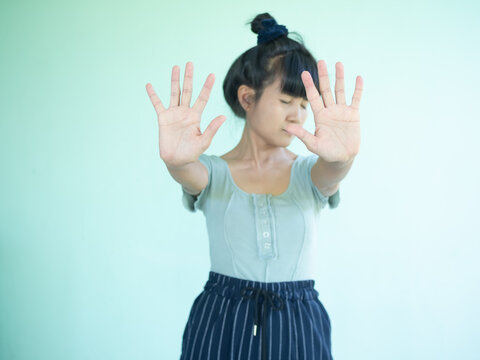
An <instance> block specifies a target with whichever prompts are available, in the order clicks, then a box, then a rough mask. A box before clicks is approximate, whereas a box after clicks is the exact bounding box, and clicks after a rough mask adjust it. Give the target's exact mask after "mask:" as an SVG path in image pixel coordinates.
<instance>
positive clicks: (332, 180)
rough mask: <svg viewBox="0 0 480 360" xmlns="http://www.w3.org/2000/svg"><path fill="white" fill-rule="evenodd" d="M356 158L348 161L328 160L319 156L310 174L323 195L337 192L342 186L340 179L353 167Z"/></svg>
mask: <svg viewBox="0 0 480 360" xmlns="http://www.w3.org/2000/svg"><path fill="white" fill-rule="evenodd" d="M354 159H355V157H352V158H351V159H350V160H348V161H346V162H340V161H336V162H327V161H325V160H323V159H322V158H321V157H320V156H319V157H318V160H317V162H316V163H315V164H314V165H313V166H312V172H311V174H310V176H311V177H312V181H313V183H314V184H315V186H316V187H317V188H318V190H320V192H321V193H322V194H323V195H325V196H331V195H333V194H335V193H336V192H337V190H338V188H339V186H340V181H341V180H343V179H344V178H345V176H346V175H347V173H348V171H349V170H350V168H351V167H352V164H353V160H354Z"/></svg>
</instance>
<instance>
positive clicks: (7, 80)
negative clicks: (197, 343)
mask: <svg viewBox="0 0 480 360" xmlns="http://www.w3.org/2000/svg"><path fill="white" fill-rule="evenodd" d="M259 4H261V5H259ZM479 10H480V6H479V5H478V2H474V1H455V2H453V1H450V2H438V1H437V2H434V1H423V2H420V1H402V2H397V1H395V2H393V1H392V2H390V3H388V2H384V1H363V2H361V1H328V2H327V1H318V0H314V1H303V2H294V1H289V2H282V1H263V2H258V1H250V0H243V1H237V2H231V3H229V2H226V1H219V0H218V1H203V2H193V1H191V2H186V1H172V2H169V3H167V2H159V1H143V0H140V1H134V2H132V1H108V2H107V1H104V2H98V1H92V0H90V1H81V2H78V3H77V2H66V1H49V2H47V1H44V2H38V1H37V2H32V1H30V2H9V3H6V2H2V3H1V5H0V62H1V64H0V65H1V66H0V74H1V76H0V79H1V80H0V90H1V97H0V169H1V170H0V171H1V174H0V185H1V186H0V238H1V241H0V358H1V359H2V360H37V359H41V360H43V359H45V360H94V359H95V360H96V359H102V360H107V359H112V360H127V359H128V360H131V359H142V360H147V359H176V358H178V357H179V354H180V347H181V336H182V333H183V329H184V326H185V323H186V320H187V316H188V312H189V311H190V306H191V305H192V302H193V300H194V298H195V297H196V296H197V294H198V293H199V292H200V291H201V290H202V288H203V284H204V282H205V281H206V279H207V275H208V271H209V265H210V264H209V254H208V239H207V233H206V228H205V224H204V218H203V215H202V214H201V213H196V214H192V213H189V212H187V210H186V209H185V208H183V205H182V202H181V191H180V186H179V184H177V183H176V182H175V181H174V180H173V179H172V178H171V177H170V176H169V174H168V172H167V170H166V168H165V166H164V164H163V163H162V162H161V160H160V158H159V153H158V128H157V123H156V115H155V112H154V110H153V107H152V105H151V104H150V102H149V99H148V97H147V94H146V91H145V84H146V83H147V82H151V83H152V84H153V85H154V87H155V89H156V90H157V92H158V95H159V96H160V97H161V99H162V100H163V101H164V103H167V104H168V102H169V91H170V88H169V86H170V84H169V81H170V71H171V68H172V66H173V65H175V64H177V65H180V67H181V69H182V79H183V71H184V66H185V63H186V62H187V61H193V62H194V64H195V78H194V99H196V97H197V96H198V92H199V90H200V88H201V86H202V85H203V82H204V80H205V78H206V77H207V75H208V74H209V73H210V72H213V73H214V74H215V75H216V77H217V81H216V82H215V85H214V88H213V91H212V94H211V100H210V102H209V103H208V105H207V107H206V110H205V112H204V117H203V120H202V129H204V128H205V127H206V126H207V124H208V122H209V121H210V120H211V119H213V118H214V117H215V116H217V115H219V114H225V115H226V116H227V122H226V123H225V124H224V125H223V127H222V128H221V129H220V130H219V132H218V134H217V136H216V137H215V139H214V141H213V143H212V145H211V147H210V148H209V149H208V151H207V153H209V154H217V155H220V154H223V153H225V152H227V151H228V150H230V149H231V148H232V147H233V146H234V145H235V144H236V142H237V140H238V136H239V135H240V132H241V127H240V126H239V124H241V123H239V122H238V121H236V120H235V119H234V118H233V116H232V114H231V112H230V111H229V109H228V108H227V106H226V103H225V101H224V99H223V94H222V91H221V90H222V86H221V84H222V82H223V78H224V75H225V73H226V71H227V70H228V68H229V66H230V65H231V63H232V62H233V60H234V59H235V58H236V57H237V56H238V55H240V54H241V53H242V52H243V51H245V50H246V49H248V48H249V47H251V46H254V45H255V44H256V38H255V35H254V34H253V33H252V32H250V30H249V27H248V26H245V25H244V24H245V22H246V21H248V20H249V19H250V18H252V17H253V16H255V15H256V14H257V13H259V12H264V11H269V12H270V13H271V14H272V15H273V16H275V17H276V18H277V20H278V21H279V23H281V24H285V25H286V26H287V27H288V29H289V30H291V31H298V32H299V33H300V34H301V35H303V38H304V40H305V42H306V45H307V46H308V47H309V48H310V49H311V51H312V52H313V54H314V55H315V56H316V57H317V58H318V59H325V60H326V62H327V65H328V69H329V72H330V79H331V84H332V86H333V84H334V77H335V74H334V71H335V67H334V64H335V62H336V61H342V62H343V64H344V66H345V76H346V79H345V82H346V91H347V101H348V103H350V100H351V96H352V94H353V87H354V81H355V77H356V76H357V75H362V77H363V79H364V93H363V97H362V104H361V109H360V112H361V124H362V125H361V126H362V144H361V150H360V154H359V155H358V156H357V159H356V160H355V163H354V165H353V167H352V169H351V171H350V173H349V174H348V176H347V178H346V179H345V180H344V181H343V182H342V183H341V194H342V202H341V204H340V206H339V207H338V208H337V209H335V210H333V211H330V210H328V209H326V210H325V211H324V214H323V216H322V232H321V237H322V238H321V246H320V249H321V252H320V253H319V254H318V276H317V277H316V278H315V280H316V287H317V289H318V291H319V293H320V298H321V300H322V302H323V303H324V305H325V306H326V308H327V310H328V311H329V314H330V316H331V319H332V327H333V328H332V331H333V332H332V342H333V343H332V346H333V354H334V357H335V358H336V359H338V360H344V359H356V360H363V359H365V360H367V359H368V360H370V359H389V360H400V359H402V360H403V359H419V360H420V359H421V360H425V359H435V360H438V359H462V360H473V359H478V353H479V351H480V349H479V347H478V337H479V333H478V323H479V321H480V314H479V311H478V298H479V296H480V291H479V285H478V284H479V275H480V269H479V265H478V258H479V250H480V245H479V242H478V239H479V238H480V237H479V231H478V226H477V225H478V213H479V200H480V199H479V198H480V197H479V190H478V184H479V183H480V181H479V180H480V179H479V178H480V176H479V175H480V174H479V171H478V167H477V165H476V163H478V157H477V156H478V154H479V150H480V149H479V140H478V133H479V131H480V125H479V124H480V117H479V115H478V114H479V110H478V101H479V98H480V97H479V90H478V86H479V77H480V76H479V75H480V74H479V70H478V64H479V60H480V59H479V55H480V50H479V45H478V43H479V41H478V39H479V35H480V27H479V23H480V22H479V14H480V11H479ZM192 103H193V102H192ZM235 124H237V125H235ZM312 125H313V117H312V116H310V117H309V119H308V120H307V125H306V128H307V129H310V130H311V129H312ZM291 149H292V151H295V152H298V153H303V154H306V153H308V150H307V149H306V148H305V146H304V145H303V143H301V142H300V141H299V140H298V139H296V140H295V141H294V143H293V144H292V146H291Z"/></svg>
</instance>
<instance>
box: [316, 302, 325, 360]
mask: <svg viewBox="0 0 480 360" xmlns="http://www.w3.org/2000/svg"><path fill="white" fill-rule="evenodd" d="M317 309H318V308H317ZM318 321H319V322H320V327H321V328H322V341H321V347H320V360H322V358H323V347H324V342H325V333H324V332H323V321H322V314H321V312H320V309H318Z"/></svg>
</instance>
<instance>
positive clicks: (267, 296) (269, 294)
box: [242, 287, 283, 359]
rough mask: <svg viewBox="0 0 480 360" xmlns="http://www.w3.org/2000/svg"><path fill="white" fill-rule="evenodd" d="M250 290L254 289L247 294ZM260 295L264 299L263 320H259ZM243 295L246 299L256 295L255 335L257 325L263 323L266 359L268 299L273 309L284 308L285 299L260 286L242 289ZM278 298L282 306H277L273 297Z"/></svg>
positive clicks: (255, 333)
mask: <svg viewBox="0 0 480 360" xmlns="http://www.w3.org/2000/svg"><path fill="white" fill-rule="evenodd" d="M248 290H252V291H253V292H252V294H251V295H246V292H247V291H248ZM260 295H263V297H264V301H263V311H262V312H263V319H262V322H261V323H260V322H259V316H258V310H259V309H258V300H259V298H260ZM242 297H243V298H245V299H252V298H254V297H255V315H254V316H255V319H254V323H253V336H257V325H261V326H262V327H263V328H262V359H266V354H265V351H266V350H265V349H266V346H265V341H266V339H265V323H266V320H267V301H268V302H269V303H270V305H271V307H272V309H274V310H282V309H283V300H282V298H281V297H280V296H278V295H277V294H275V293H274V292H271V291H267V290H263V289H260V288H254V287H244V288H243V289H242ZM274 298H276V299H278V300H279V301H280V306H276V305H275V303H274V302H273V299H274Z"/></svg>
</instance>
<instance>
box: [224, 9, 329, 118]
mask: <svg viewBox="0 0 480 360" xmlns="http://www.w3.org/2000/svg"><path fill="white" fill-rule="evenodd" d="M264 19H274V18H273V17H272V16H271V15H270V14H269V13H263V14H259V15H257V16H256V17H255V18H254V19H253V20H252V21H249V22H247V23H246V24H245V25H248V24H251V30H252V31H253V32H254V33H255V34H258V32H259V31H260V30H262V29H263V25H262V23H261V22H262V20H264ZM274 20H275V19H274ZM288 34H296V35H298V37H299V39H298V41H297V40H295V39H291V38H289V37H288ZM288 34H284V35H281V36H279V37H277V38H276V39H274V40H270V41H267V42H265V43H261V44H258V45H256V46H254V47H252V48H250V49H248V50H247V51H245V52H244V53H243V54H241V55H240V56H239V57H238V58H237V59H236V60H235V61H234V62H233V64H232V65H231V66H230V69H229V70H228V72H227V75H226V76H225V79H224V81H223V95H224V96H225V100H226V101H227V103H228V105H230V108H231V109H232V111H233V113H234V114H235V115H236V116H238V117H240V118H243V119H245V118H246V113H245V110H244V109H243V107H242V105H241V104H240V102H239V101H238V88H239V87H240V85H247V86H249V87H251V88H252V89H254V90H255V98H254V101H255V102H257V101H258V100H259V99H260V97H261V96H262V94H263V90H264V89H265V87H267V86H269V85H271V84H272V83H273V82H274V81H275V80H277V78H280V79H281V83H280V89H281V92H282V93H284V94H287V95H290V96H292V97H303V98H304V99H305V100H307V94H306V92H305V86H304V85H303V82H302V79H301V77H300V74H301V73H302V71H304V70H306V71H308V72H309V73H310V74H311V75H312V78H313V82H314V84H315V87H316V88H317V91H318V92H320V87H319V81H318V70H317V61H316V60H315V58H314V57H313V55H312V54H311V53H310V51H308V50H307V49H306V47H305V46H304V43H303V40H302V37H301V36H300V35H299V34H298V33H296V32H289V33H288Z"/></svg>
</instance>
